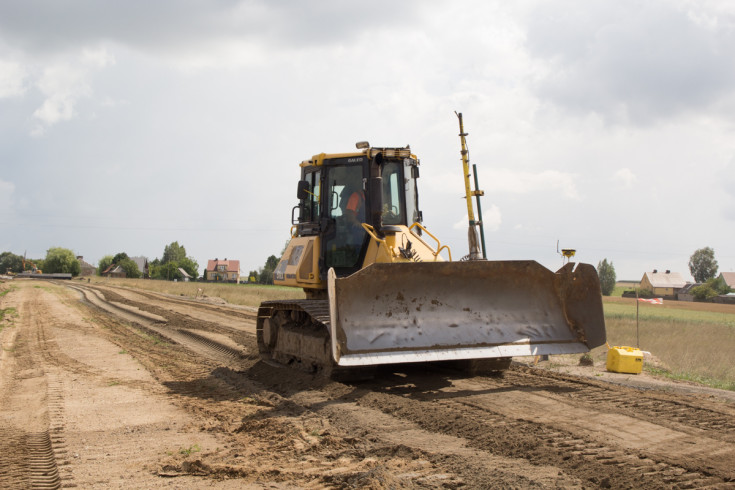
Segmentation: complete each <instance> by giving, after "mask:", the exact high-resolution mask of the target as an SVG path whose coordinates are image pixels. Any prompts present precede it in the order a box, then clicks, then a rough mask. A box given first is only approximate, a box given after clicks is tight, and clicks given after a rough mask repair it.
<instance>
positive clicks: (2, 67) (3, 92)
mask: <svg viewBox="0 0 735 490" xmlns="http://www.w3.org/2000/svg"><path fill="white" fill-rule="evenodd" d="M27 75H28V74H27V73H26V71H25V69H24V68H23V66H21V65H20V64H19V63H15V62H10V61H3V60H0V99H3V98H9V97H17V96H19V95H23V93H24V92H25V79H26V77H27Z"/></svg>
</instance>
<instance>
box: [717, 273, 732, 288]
mask: <svg viewBox="0 0 735 490" xmlns="http://www.w3.org/2000/svg"><path fill="white" fill-rule="evenodd" d="M719 278H722V280H723V281H725V284H727V285H728V286H730V287H731V288H733V289H735V272H720V277H718V279H719Z"/></svg>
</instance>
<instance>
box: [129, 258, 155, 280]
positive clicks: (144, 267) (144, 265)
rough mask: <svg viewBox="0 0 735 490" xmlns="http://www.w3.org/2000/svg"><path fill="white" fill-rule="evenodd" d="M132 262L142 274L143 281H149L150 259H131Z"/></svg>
mask: <svg viewBox="0 0 735 490" xmlns="http://www.w3.org/2000/svg"><path fill="white" fill-rule="evenodd" d="M130 260H132V261H133V262H135V265H137V266H138V271H139V272H140V277H142V278H143V279H149V278H150V277H151V276H150V275H149V274H148V259H147V258H146V257H142V256H141V257H130Z"/></svg>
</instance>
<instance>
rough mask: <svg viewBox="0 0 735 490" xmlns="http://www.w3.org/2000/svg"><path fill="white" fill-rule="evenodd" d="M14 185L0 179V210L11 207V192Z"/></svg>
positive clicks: (13, 190) (13, 189)
mask: <svg viewBox="0 0 735 490" xmlns="http://www.w3.org/2000/svg"><path fill="white" fill-rule="evenodd" d="M14 192H15V185H14V184H13V183H12V182H5V181H3V180H0V210H3V211H5V212H7V211H9V210H10V209H12V208H13V193H14Z"/></svg>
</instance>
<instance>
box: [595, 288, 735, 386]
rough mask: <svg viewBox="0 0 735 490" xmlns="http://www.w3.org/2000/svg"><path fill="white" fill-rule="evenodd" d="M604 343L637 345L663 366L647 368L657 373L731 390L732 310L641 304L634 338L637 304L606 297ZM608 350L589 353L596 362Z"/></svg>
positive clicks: (734, 371)
mask: <svg viewBox="0 0 735 490" xmlns="http://www.w3.org/2000/svg"><path fill="white" fill-rule="evenodd" d="M604 309H605V323H606V326H607V339H608V342H609V343H610V345H618V346H636V345H637V339H640V344H639V345H640V348H641V350H644V351H649V352H651V353H652V354H653V355H654V356H656V357H657V358H658V359H659V360H661V362H662V363H663V367H653V366H645V365H644V369H648V370H650V371H652V372H655V373H657V374H662V375H665V376H667V377H670V378H674V379H685V380H690V381H695V382H698V383H702V384H706V385H708V386H713V387H716V388H723V389H728V390H735V363H733V361H732V357H733V352H735V305H721V304H713V303H689V302H681V301H664V304H663V305H651V304H648V303H640V304H639V313H638V334H636V301H635V299H632V298H630V299H628V298H614V297H610V298H604ZM606 355H607V348H606V347H601V348H598V349H595V350H594V351H593V356H594V357H595V358H596V359H597V358H599V357H602V358H604V357H605V356H606Z"/></svg>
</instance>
